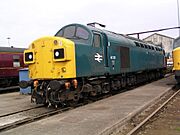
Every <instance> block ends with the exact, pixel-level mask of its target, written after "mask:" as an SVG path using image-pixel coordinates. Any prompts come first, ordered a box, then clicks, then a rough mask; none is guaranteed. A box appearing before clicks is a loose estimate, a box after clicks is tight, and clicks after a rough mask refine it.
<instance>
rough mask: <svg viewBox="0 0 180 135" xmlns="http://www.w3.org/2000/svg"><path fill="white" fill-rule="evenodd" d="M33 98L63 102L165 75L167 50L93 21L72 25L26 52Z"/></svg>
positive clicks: (53, 102) (26, 84) (37, 101)
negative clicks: (91, 22) (102, 27)
mask: <svg viewBox="0 0 180 135" xmlns="http://www.w3.org/2000/svg"><path fill="white" fill-rule="evenodd" d="M24 60H25V64H28V65H29V77H30V78H31V79H32V80H31V81H30V82H25V81H23V82H21V83H20V86H21V87H27V86H28V85H31V86H32V89H33V90H32V91H33V94H32V99H33V101H35V102H36V103H37V104H41V103H43V104H48V105H55V106H57V105H59V104H68V103H74V102H78V101H79V99H80V98H88V97H89V96H90V97H92V96H97V95H99V94H102V93H109V92H111V91H114V90H120V89H121V88H124V87H126V86H132V85H136V84H138V83H142V82H145V81H150V80H153V79H158V78H161V77H163V76H164V70H165V68H166V65H165V53H164V50H163V49H162V48H160V47H158V46H155V45H153V44H150V43H147V42H144V41H142V40H139V39H136V38H132V37H129V36H126V35H122V34H117V33H114V32H110V31H106V30H102V29H98V28H96V27H93V26H90V25H87V26H85V25H81V24H70V25H67V26H65V27H63V28H62V29H60V30H59V31H58V32H57V33H56V35H55V36H49V37H42V38H40V39H37V40H35V41H34V42H32V43H31V45H30V46H29V49H28V50H25V52H24Z"/></svg>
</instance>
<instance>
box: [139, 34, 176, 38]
mask: <svg viewBox="0 0 180 135" xmlns="http://www.w3.org/2000/svg"><path fill="white" fill-rule="evenodd" d="M154 35H158V36H161V37H165V38H169V39H173V40H174V38H172V37H169V36H166V35H162V34H159V33H154V34H152V35H150V36H148V37H146V38H144V39H143V40H146V39H148V38H149V37H152V36H154Z"/></svg>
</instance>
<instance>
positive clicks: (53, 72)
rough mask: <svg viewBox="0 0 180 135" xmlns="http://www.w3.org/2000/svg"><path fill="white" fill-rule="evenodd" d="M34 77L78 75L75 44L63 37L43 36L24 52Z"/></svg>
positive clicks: (55, 77)
mask: <svg viewBox="0 0 180 135" xmlns="http://www.w3.org/2000/svg"><path fill="white" fill-rule="evenodd" d="M24 57H25V63H26V64H28V65H29V71H30V73H29V76H30V78H32V79H41V80H44V79H60V78H72V77H76V72H74V71H76V66H75V65H76V64H75V45H74V42H72V41H71V40H68V39H65V38H62V37H42V38H40V39H37V40H35V41H34V42H33V43H32V44H31V45H30V47H29V50H26V51H25V52H24Z"/></svg>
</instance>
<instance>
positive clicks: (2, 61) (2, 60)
mask: <svg viewBox="0 0 180 135" xmlns="http://www.w3.org/2000/svg"><path fill="white" fill-rule="evenodd" d="M24 49H25V48H13V47H0V87H5V86H10V85H15V84H17V83H18V81H19V79H18V77H19V69H21V68H24V67H25V65H24V62H23V52H24Z"/></svg>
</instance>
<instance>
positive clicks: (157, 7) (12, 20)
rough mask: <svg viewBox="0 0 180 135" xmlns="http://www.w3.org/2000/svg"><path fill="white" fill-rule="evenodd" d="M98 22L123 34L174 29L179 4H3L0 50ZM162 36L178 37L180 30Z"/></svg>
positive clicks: (86, 0) (89, 0) (111, 0)
mask: <svg viewBox="0 0 180 135" xmlns="http://www.w3.org/2000/svg"><path fill="white" fill-rule="evenodd" d="M95 21H96V22H99V23H103V24H105V25H106V29H107V30H110V31H114V32H117V33H122V34H127V33H133V32H140V31H147V30H154V29H160V28H166V27H175V26H178V19H177V0H0V46H8V40H7V38H8V37H10V40H9V41H10V45H12V46H15V47H25V48H27V47H28V46H29V44H30V43H31V42H32V41H33V40H35V39H37V38H40V37H42V36H48V35H50V36H53V35H54V34H55V33H56V32H57V31H58V30H59V29H60V28H61V27H63V26H64V25H67V24H71V23H81V24H85V25H86V24H87V23H89V22H95ZM150 34H152V33H150ZM150 34H148V35H150ZM160 34H165V35H167V36H171V37H177V36H178V30H171V31H166V32H160ZM148 35H147V34H146V35H143V36H141V38H143V37H146V36H148Z"/></svg>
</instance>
